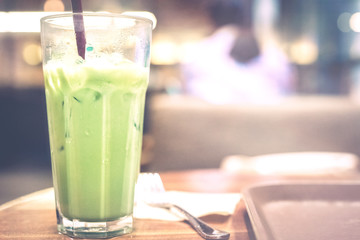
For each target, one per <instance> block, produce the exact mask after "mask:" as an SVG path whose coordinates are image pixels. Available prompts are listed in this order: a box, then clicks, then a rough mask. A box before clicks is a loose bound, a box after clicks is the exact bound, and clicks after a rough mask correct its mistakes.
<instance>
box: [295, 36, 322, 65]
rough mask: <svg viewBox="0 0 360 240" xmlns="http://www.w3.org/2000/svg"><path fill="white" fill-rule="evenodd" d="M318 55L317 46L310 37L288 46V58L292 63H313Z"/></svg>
mask: <svg viewBox="0 0 360 240" xmlns="http://www.w3.org/2000/svg"><path fill="white" fill-rule="evenodd" d="M318 56H319V49H318V46H317V45H316V43H315V42H314V41H312V40H311V39H306V38H305V39H302V40H299V41H298V42H295V43H293V44H292V45H291V47H290V58H291V60H292V61H293V62H294V63H297V64H300V65H308V64H312V63H314V62H315V61H316V60H317V58H318Z"/></svg>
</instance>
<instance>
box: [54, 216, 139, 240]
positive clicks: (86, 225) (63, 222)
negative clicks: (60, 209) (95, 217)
mask: <svg viewBox="0 0 360 240" xmlns="http://www.w3.org/2000/svg"><path fill="white" fill-rule="evenodd" d="M132 230H133V217H132V215H130V216H126V217H122V218H119V219H117V220H114V221H108V222H82V221H79V220H76V219H74V220H69V219H67V218H65V217H63V216H61V215H60V214H58V231H59V233H62V234H65V235H67V236H70V237H75V238H111V237H116V236H119V235H124V234H127V233H131V232H132Z"/></svg>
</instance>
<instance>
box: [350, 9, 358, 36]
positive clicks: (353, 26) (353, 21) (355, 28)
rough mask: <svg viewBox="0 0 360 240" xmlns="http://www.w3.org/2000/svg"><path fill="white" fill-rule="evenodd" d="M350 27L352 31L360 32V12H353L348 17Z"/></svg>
mask: <svg viewBox="0 0 360 240" xmlns="http://www.w3.org/2000/svg"><path fill="white" fill-rule="evenodd" d="M350 28H351V30H353V31H354V32H360V12H357V13H354V14H353V15H351V17H350Z"/></svg>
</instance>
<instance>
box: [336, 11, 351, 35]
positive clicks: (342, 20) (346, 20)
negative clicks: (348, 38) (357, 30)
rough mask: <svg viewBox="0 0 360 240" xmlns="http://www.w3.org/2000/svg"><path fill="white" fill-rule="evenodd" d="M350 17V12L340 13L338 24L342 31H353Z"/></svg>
mask: <svg viewBox="0 0 360 240" xmlns="http://www.w3.org/2000/svg"><path fill="white" fill-rule="evenodd" d="M350 18H351V13H348V12H344V13H342V14H340V15H339V17H338V19H337V26H338V28H339V30H340V31H342V32H350V31H351V28H350Z"/></svg>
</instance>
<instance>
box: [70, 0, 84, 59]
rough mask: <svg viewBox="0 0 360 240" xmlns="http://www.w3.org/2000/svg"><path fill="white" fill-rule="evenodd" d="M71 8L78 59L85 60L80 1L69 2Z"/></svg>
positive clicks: (72, 0)
mask: <svg viewBox="0 0 360 240" xmlns="http://www.w3.org/2000/svg"><path fill="white" fill-rule="evenodd" d="M71 6H72V10H73V13H74V17H73V20H74V29H75V35H76V45H77V50H78V54H79V56H80V57H82V58H83V59H85V45H86V39H85V28H84V18H83V16H82V14H81V13H82V12H83V10H82V6H81V0H71ZM77 13H80V14H77Z"/></svg>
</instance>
